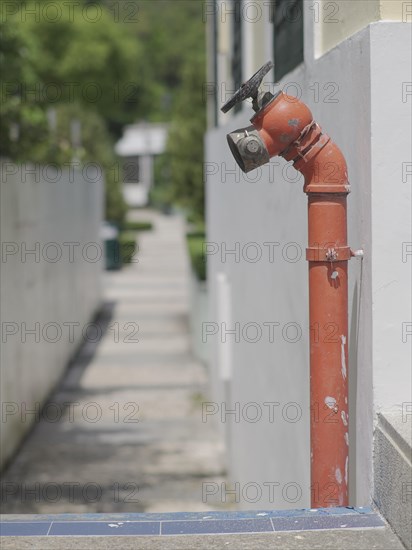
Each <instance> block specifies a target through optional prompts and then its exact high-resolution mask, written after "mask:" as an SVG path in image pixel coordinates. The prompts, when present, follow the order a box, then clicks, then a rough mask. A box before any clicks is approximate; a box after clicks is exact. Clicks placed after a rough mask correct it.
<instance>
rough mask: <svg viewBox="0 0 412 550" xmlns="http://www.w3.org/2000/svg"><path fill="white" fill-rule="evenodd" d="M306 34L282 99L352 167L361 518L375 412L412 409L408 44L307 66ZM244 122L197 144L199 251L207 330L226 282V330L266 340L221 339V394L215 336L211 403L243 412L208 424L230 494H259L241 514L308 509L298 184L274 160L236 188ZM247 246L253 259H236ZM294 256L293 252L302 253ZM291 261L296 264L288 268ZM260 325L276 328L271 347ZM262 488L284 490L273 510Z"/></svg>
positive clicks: (302, 225) (385, 31) (353, 428)
mask: <svg viewBox="0 0 412 550" xmlns="http://www.w3.org/2000/svg"><path fill="white" fill-rule="evenodd" d="M312 25H313V22H312V21H310V20H309V18H308V19H307V20H306V21H305V64H304V65H301V66H300V67H298V68H297V69H296V70H295V71H294V72H292V73H290V74H289V75H287V76H286V77H285V79H284V80H283V81H282V82H281V83H280V86H286V87H287V88H286V90H287V92H288V93H290V94H291V95H300V94H302V95H301V97H302V99H303V101H305V102H307V103H308V105H309V106H310V108H311V110H312V112H313V115H314V117H315V119H316V120H317V121H318V123H319V124H320V125H321V126H322V127H323V128H324V130H325V131H326V132H327V133H328V134H329V135H330V136H331V137H332V139H333V140H334V141H335V142H336V143H337V144H338V145H339V146H340V148H341V149H342V151H343V153H344V155H345V156H346V159H347V162H348V167H349V177H350V182H351V184H352V192H351V194H350V195H349V198H348V205H349V220H348V224H349V244H350V246H351V247H352V248H354V249H356V248H363V249H364V250H365V258H364V260H363V261H362V260H358V259H353V260H351V261H350V288H349V327H350V332H349V354H350V366H349V369H350V371H349V372H350V374H349V378H350V399H349V405H350V472H349V479H350V485H351V489H350V501H351V504H356V505H366V504H369V503H370V498H371V488H372V443H373V441H372V438H373V436H372V434H373V419H374V408H375V409H379V408H381V407H384V408H388V407H391V406H393V405H397V404H398V405H399V403H402V402H403V401H411V396H410V388H411V384H410V382H411V380H410V365H411V358H410V345H408V344H407V343H403V342H402V323H403V322H405V321H408V320H409V321H410V319H411V313H410V310H408V304H410V292H411V291H410V283H409V282H408V281H409V280H410V279H408V276H409V277H410V267H411V263H412V257H408V260H409V261H408V262H406V263H404V262H402V242H408V241H410V240H411V239H410V210H411V198H410V191H411V187H410V178H411V176H409V185H408V184H407V183H403V182H402V163H404V162H410V150H411V144H410V110H411V104H412V97H411V96H409V97H408V101H407V102H405V103H403V102H402V82H403V81H410V80H412V79H411V76H410V67H411V60H410V52H411V47H410V39H411V34H410V27H409V26H408V25H407V24H404V23H386V22H381V23H376V24H372V25H371V26H368V27H366V28H364V29H363V30H361V31H360V32H358V33H357V34H355V35H354V36H352V37H350V38H349V39H347V40H345V41H343V42H342V43H340V44H339V45H338V46H337V47H335V48H333V49H332V50H331V51H329V52H327V53H326V54H325V55H323V56H322V57H320V58H319V59H317V60H315V59H314V33H313V30H312V28H313V27H312ZM394 60H396V62H395V61H394ZM267 80H269V78H267ZM278 89H279V88H278V87H276V88H275V90H278ZM286 90H285V91H286ZM252 114H253V112H252V111H251V110H250V109H249V108H248V106H245V107H244V109H243V111H242V112H241V113H239V114H237V115H236V116H235V117H231V118H230V119H229V121H228V122H227V123H226V124H225V126H222V127H220V128H215V129H211V130H210V131H209V132H208V134H207V136H206V165H205V171H206V174H207V226H208V237H207V240H208V242H209V243H215V244H211V245H210V248H209V250H210V252H211V253H210V255H209V257H208V260H209V262H208V265H209V267H208V277H209V281H208V284H209V291H210V312H209V321H211V322H217V323H218V324H219V323H221V320H220V318H219V315H220V313H219V303H218V301H219V298H218V282H217V281H218V280H219V278H220V279H221V277H222V275H221V274H222V273H223V274H225V275H226V278H227V281H228V282H229V286H230V296H231V315H230V317H231V322H232V324H233V325H234V323H236V322H239V323H240V328H242V326H244V325H245V324H246V323H248V322H255V323H258V324H259V326H260V328H261V329H262V338H261V339H260V341H258V342H256V343H251V342H249V341H247V340H251V339H252V338H253V335H254V333H253V330H252V328H250V333H248V334H246V337H245V336H243V337H242V334H241V335H240V340H239V342H235V336H233V335H228V336H227V340H226V343H225V344H224V345H227V346H230V347H231V353H230V354H226V355H227V356H229V357H230V356H231V357H232V362H233V369H232V377H231V380H229V381H228V382H224V381H223V380H222V376H221V374H220V373H221V370H222V366H221V365H220V364H219V361H220V362H221V361H222V354H221V353H220V352H219V349H220V348H219V347H220V346H221V336H222V334H221V331H220V334H216V335H210V336H209V338H208V341H209V342H210V344H211V373H212V385H213V388H214V396H215V401H216V402H217V403H218V404H219V407H220V409H221V408H222V407H223V406H224V405H222V403H224V402H226V406H227V408H234V404H235V403H236V402H238V403H239V404H240V409H241V413H240V418H235V417H234V415H226V417H223V419H222V418H219V417H218V415H217V414H216V415H213V418H214V419H215V420H218V422H219V424H220V425H221V429H222V431H223V432H224V433H225V436H226V441H227V445H228V453H229V463H230V476H231V479H232V481H233V482H235V483H236V482H238V483H240V490H242V487H244V486H245V484H247V483H250V482H252V483H255V484H257V485H258V486H259V487H260V488H261V490H262V495H261V497H260V498H259V499H258V500H257V501H256V502H253V496H254V494H253V491H252V489H251V490H250V495H248V493H247V492H246V493H245V494H243V495H241V499H240V506H241V507H243V508H253V507H255V508H264V507H266V506H269V507H272V508H296V507H307V506H309V505H310V490H309V486H310V472H309V466H310V461H309V414H308V407H309V357H308V355H309V354H308V351H309V343H308V290H307V288H308V282H307V265H306V261H305V259H304V258H305V248H306V246H307V227H306V224H307V213H306V203H307V199H306V196H305V195H304V194H303V192H302V184H303V181H302V178H301V177H298V174H297V173H296V172H295V171H294V169H293V168H289V169H287V170H286V168H285V164H286V163H285V162H284V161H283V160H282V159H279V158H277V159H272V162H271V166H272V167H273V170H272V169H269V167H263V168H262V169H261V170H260V173H259V171H254V172H251V173H250V174H248V175H243V174H241V173H240V170H239V169H238V168H237V167H236V164H235V161H234V160H233V159H232V156H231V153H230V151H229V148H228V146H227V144H226V137H225V136H226V134H227V133H228V132H229V131H231V130H233V129H235V128H238V127H242V126H247V125H248V121H249V118H250V117H251V116H252ZM228 170H233V171H235V172H234V173H228ZM295 177H297V181H294V182H293V180H294V178H295ZM255 178H256V179H257V181H255V183H253V180H254V179H255ZM288 179H289V181H287V180H288ZM408 209H409V210H408ZM252 242H254V243H256V245H257V246H256V245H255V247H253V246H250V247H249V248H246V249H245V248H243V247H244V245H246V244H247V243H252ZM270 242H272V243H279V245H274V258H270V257H269V252H268V250H269V246H268V245H265V244H264V243H270ZM235 243H239V246H240V256H239V257H238V258H236V257H235V256H234V255H233V254H226V258H225V257H223V258H222V255H221V252H222V247H223V246H226V247H227V248H228V249H233V248H234V247H235ZM291 243H297V248H296V247H294V246H295V245H293V244H291ZM242 249H243V252H244V254H245V255H246V254H247V253H249V257H253V255H254V251H256V250H260V251H261V252H262V257H261V258H260V259H259V261H256V262H253V261H250V260H249V261H248V260H247V258H246V259H245V256H244V255H242ZM296 250H298V251H301V253H302V254H301V257H300V258H298V259H297V261H293V259H294V255H295V252H294V251H296ZM212 252H215V253H212ZM223 256H224V255H223ZM288 256H289V260H288ZM264 322H266V323H267V322H278V323H280V325H279V326H277V327H276V328H275V329H274V336H275V340H274V342H272V343H271V342H270V341H269V337H268V329H267V328H266V327H267V325H266V326H265V325H263V323H264ZM287 323H295V324H296V325H299V326H300V327H301V329H302V334H301V336H300V338H299V339H297V341H296V342H294V343H292V340H293V336H294V333H293V330H292V328H290V332H286V333H284V335H283V337H282V328H283V329H284V330H285V327H286V328H287V326H289V327H291V325H287ZM231 328H233V327H231ZM410 339H411V336H410V337H409V344H410ZM223 357H224V355H223ZM223 370H225V369H223ZM251 402H256V404H257V405H258V406H259V407H260V411H261V412H262V418H261V419H260V420H258V421H257V422H255V423H253V422H252V421H250V420H248V418H247V415H249V417H250V418H253V416H254V414H255V412H254V411H256V410H257V409H256V406H254V407H255V408H254V409H253V407H250V408H249V409H248V408H246V409H244V411H243V412H244V414H243V415H242V407H243V406H244V405H247V404H248V403H251ZM270 402H275V403H279V405H273V407H274V409H273V410H274V417H273V418H270V416H269V412H268V411H269V405H264V403H270ZM291 403H296V404H297V405H291ZM294 407H295V409H294ZM294 410H299V411H301V412H302V416H301V418H300V419H299V420H297V421H296V422H292V420H293V417H294ZM282 412H283V414H282ZM288 417H289V418H288ZM213 418H212V417H211V419H210V420H211V421H212V419H213ZM222 420H225V421H222ZM236 420H238V421H236ZM265 483H266V484H268V483H279V485H278V486H274V494H273V495H272V498H269V489H268V486H267V485H264V484H265ZM288 484H289V485H288ZM294 488H298V490H299V489H300V490H301V496H300V498H294V496H295V494H296V493H295V492H294ZM282 490H283V493H282ZM245 496H246V498H244V497H245ZM297 497H299V493H298V494H297Z"/></svg>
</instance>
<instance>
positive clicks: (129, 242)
mask: <svg viewBox="0 0 412 550" xmlns="http://www.w3.org/2000/svg"><path fill="white" fill-rule="evenodd" d="M119 246H120V258H121V259H122V262H123V263H124V264H130V263H132V261H133V259H134V257H135V255H136V251H137V242H136V234H135V233H133V232H131V231H122V232H121V233H120V235H119Z"/></svg>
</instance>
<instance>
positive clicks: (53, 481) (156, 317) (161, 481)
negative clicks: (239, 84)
mask: <svg viewBox="0 0 412 550" xmlns="http://www.w3.org/2000/svg"><path fill="white" fill-rule="evenodd" d="M136 217H137V218H141V219H144V220H151V221H153V224H154V230H153V231H149V232H143V233H139V237H138V242H139V250H138V252H137V254H136V255H135V257H134V258H133V262H132V263H131V264H130V265H128V266H126V267H124V268H123V269H122V270H121V271H112V272H106V273H105V281H104V286H105V291H104V295H105V298H104V299H105V305H104V308H103V312H102V313H101V315H100V317H99V319H98V321H97V324H98V327H101V328H102V331H103V329H104V328H105V332H104V334H103V336H102V338H101V341H100V342H99V343H97V344H96V343H93V342H92V340H93V339H95V335H96V334H97V333H98V332H99V330H100V329H99V328H97V329H96V330H95V331H93V326H91V327H90V330H89V339H90V341H89V342H88V343H87V345H86V346H84V348H83V349H82V350H81V352H80V354H79V356H78V357H77V359H76V361H75V362H74V363H73V365H72V366H71V368H70V369H69V370H68V372H67V375H66V377H65V379H64V380H63V382H62V384H61V386H60V387H59V388H58V390H57V392H56V394H55V395H53V396H52V397H51V398H50V402H51V403H52V405H49V406H48V407H47V409H46V411H45V413H46V414H42V415H41V418H40V421H39V422H38V423H37V424H36V426H35V429H34V431H33V432H32V433H31V434H30V436H29V437H28V439H27V440H26V442H25V443H24V445H23V446H22V448H21V449H20V452H19V453H18V454H17V456H16V458H15V460H14V461H13V462H12V464H11V465H10V467H9V468H8V470H7V471H6V472H5V474H4V477H3V480H2V484H3V496H2V505H3V506H2V508H3V510H2V511H3V512H4V513H53V514H56V513H86V512H88V513H90V512H113V513H117V512H143V511H146V512H157V511H162V512H168V511H188V510H189V511H202V510H210V509H221V508H223V509H225V508H226V509H227V507H228V505H227V504H224V503H220V502H211V501H210V500H209V501H208V502H206V501H205V502H204V500H205V499H204V498H203V497H202V487H203V483H204V482H205V481H207V482H215V483H221V482H222V481H224V480H225V478H224V477H223V476H224V470H223V455H222V447H221V445H220V443H219V440H218V437H217V434H216V431H215V427H214V426H213V425H211V423H210V422H209V423H204V422H202V408H201V407H202V405H201V403H202V401H204V400H205V399H206V396H207V391H208V389H207V376H206V369H205V367H204V365H202V364H200V363H199V362H198V361H196V360H195V359H194V357H193V356H192V354H191V351H190V339H189V328H188V308H189V301H188V289H189V287H188V277H189V263H188V257H187V253H186V245H185V240H184V233H185V228H184V222H183V220H182V218H180V217H178V216H164V215H161V214H158V213H155V212H150V211H144V210H142V211H138V212H137V213H136V214H135V218H136ZM59 411H60V413H62V414H61V419H60V420H57V421H55V418H56V417H57V415H58V413H59Z"/></svg>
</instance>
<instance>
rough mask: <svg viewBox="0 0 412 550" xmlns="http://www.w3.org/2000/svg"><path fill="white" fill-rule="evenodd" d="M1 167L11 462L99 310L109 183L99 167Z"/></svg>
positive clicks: (5, 417) (5, 445) (5, 454)
mask: <svg viewBox="0 0 412 550" xmlns="http://www.w3.org/2000/svg"><path fill="white" fill-rule="evenodd" d="M0 168H1V195H0V197H1V242H2V254H1V310H0V313H1V332H2V334H1V402H2V424H1V452H2V454H1V464H4V462H5V461H7V459H8V458H9V457H10V456H11V455H12V453H13V452H14V451H15V449H16V448H17V446H18V444H19V442H20V441H21V439H22V437H23V436H24V435H25V434H26V433H27V431H28V430H29V428H30V427H31V425H32V422H33V421H34V420H35V415H33V414H27V415H26V414H25V413H24V411H25V408H26V409H27V410H34V409H35V408H36V407H37V408H39V406H40V404H41V403H43V402H44V400H45V398H46V397H47V396H48V394H49V392H50V391H51V390H52V389H53V387H54V386H55V384H56V383H57V382H58V380H59V379H60V377H61V376H62V373H63V371H64V369H65V367H66V366H67V363H68V361H69V359H70V357H71V356H72V355H73V353H74V352H75V351H76V349H77V347H78V346H79V344H80V343H81V341H82V331H83V329H84V328H86V329H87V325H88V322H89V321H91V320H92V317H93V315H94V314H95V312H96V311H97V309H98V307H99V304H100V301H101V272H102V269H103V266H104V258H103V257H101V258H100V259H97V258H98V256H99V254H101V253H102V245H101V241H100V236H99V233H100V227H101V221H102V215H103V208H102V207H103V182H102V177H101V174H99V173H98V172H95V171H94V170H93V167H89V169H88V170H87V171H85V172H84V173H83V174H82V172H81V171H73V170H70V172H69V171H68V170H64V171H62V172H60V173H59V172H56V171H55V169H53V167H51V166H49V167H47V168H43V167H39V166H36V167H30V166H29V165H23V166H22V167H19V168H17V167H15V166H13V165H12V164H11V163H10V162H8V161H4V162H2V163H1V165H0ZM33 170H34V172H33ZM64 243H66V244H64ZM67 243H75V244H72V245H68V244H67ZM29 250H33V251H35V254H30V253H29V252H28V251H29ZM95 260H97V261H95ZM48 323H50V324H48ZM68 323H74V324H73V325H72V326H71V328H70V327H69V325H68ZM29 330H32V331H34V333H29V332H28V331H29ZM93 337H94V336H92V335H90V338H93ZM54 340H55V341H54ZM36 404H37V405H36ZM22 415H23V416H22ZM22 420H23V421H22Z"/></svg>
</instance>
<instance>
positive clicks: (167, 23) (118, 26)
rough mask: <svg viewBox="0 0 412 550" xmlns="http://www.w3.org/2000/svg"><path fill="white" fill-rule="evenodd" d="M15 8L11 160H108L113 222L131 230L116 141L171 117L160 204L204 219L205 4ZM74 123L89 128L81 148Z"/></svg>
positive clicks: (6, 54) (3, 54)
mask: <svg viewBox="0 0 412 550" xmlns="http://www.w3.org/2000/svg"><path fill="white" fill-rule="evenodd" d="M47 4H49V5H55V6H57V7H58V6H59V5H60V6H61V12H60V16H59V17H58V18H57V19H54V20H53V21H52V20H51V17H49V18H48V19H47V16H46V17H45V16H44V14H47V13H48V14H49V15H50V14H52V13H53V9H51V10H50V11H47V10H45V9H43V8H45V7H46V5H47ZM87 5H95V6H97V9H98V10H100V16H99V19H98V21H96V22H93V21H91V20H90V19H88V18H87V17H84V15H83V10H84V8H85V7H87ZM15 7H16V10H17V8H19V7H20V8H21V10H22V12H18V11H16V13H15V14H14V15H9V14H8V15H7V18H6V20H3V21H2V22H1V23H0V32H1V44H0V68H1V71H2V79H3V86H2V87H1V100H2V111H1V115H2V116H1V119H0V146H1V151H2V155H3V156H6V157H8V158H10V159H11V160H14V161H16V162H26V161H31V162H37V163H47V162H56V163H58V164H62V163H66V162H70V161H71V160H73V159H76V160H80V161H81V162H89V161H91V162H97V163H99V164H100V165H101V166H102V167H103V169H104V172H105V181H106V218H107V219H108V220H111V221H113V222H115V223H116V224H117V225H118V226H121V225H122V223H123V221H124V218H125V212H126V206H125V203H124V200H123V196H122V184H121V177H120V174H119V170H117V169H116V163H117V160H116V158H115V156H114V154H113V143H114V141H115V140H116V139H117V138H118V137H119V135H120V134H121V130H122V127H123V126H124V125H125V124H130V123H134V122H136V121H137V120H139V119H145V120H149V121H171V138H170V140H169V146H168V154H167V155H164V156H163V157H162V158H161V159H159V161H158V162H157V161H156V165H155V177H156V180H157V181H158V186H157V187H156V188H155V189H154V191H153V197H154V202H156V203H158V204H161V205H162V206H163V207H169V205H170V204H171V203H172V202H177V203H178V204H179V205H181V206H183V207H184V208H186V209H187V210H188V211H190V212H193V215H194V216H195V217H196V218H197V219H200V218H202V216H203V183H202V179H203V176H202V163H203V131H204V128H205V114H204V111H205V106H204V104H203V101H202V89H203V84H204V80H205V77H204V73H205V67H204V66H205V60H204V55H203V51H204V44H205V36H204V25H203V21H202V9H203V2H202V1H200V0H174V1H173V2H171V1H170V0H131V1H130V2H129V1H128V2H122V1H121V0H114V1H112V0H96V2H89V0H55V1H54V2H50V0H26V1H25V2H20V1H19V0H15ZM31 11H34V12H35V13H37V14H40V15H39V17H37V16H35V15H29V13H30V12H31ZM94 11H96V8H94ZM26 12H27V13H26ZM91 12H93V9H92V10H91ZM50 108H53V109H54V112H55V118H56V127H55V128H54V129H53V128H52V126H53V124H51V122H50ZM73 119H77V120H79V121H80V123H81V134H82V138H81V140H82V144H81V147H77V149H76V150H74V149H73V145H72V143H71V141H72V140H71V132H70V123H71V121H72V120H73Z"/></svg>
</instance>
